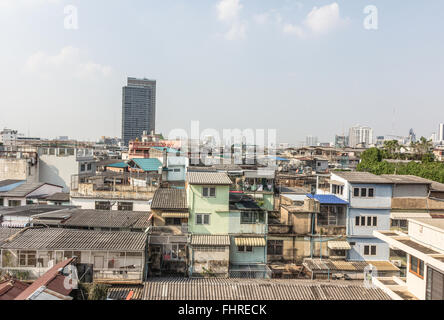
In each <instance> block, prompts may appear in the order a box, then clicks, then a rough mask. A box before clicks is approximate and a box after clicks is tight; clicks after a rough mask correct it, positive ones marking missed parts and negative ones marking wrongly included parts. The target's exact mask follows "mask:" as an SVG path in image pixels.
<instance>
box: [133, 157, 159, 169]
mask: <svg viewBox="0 0 444 320" xmlns="http://www.w3.org/2000/svg"><path fill="white" fill-rule="evenodd" d="M132 161H134V163H135V164H136V166H138V167H139V168H140V169H142V170H143V171H157V170H158V169H159V167H161V166H162V162H160V160H159V159H157V158H148V159H132Z"/></svg>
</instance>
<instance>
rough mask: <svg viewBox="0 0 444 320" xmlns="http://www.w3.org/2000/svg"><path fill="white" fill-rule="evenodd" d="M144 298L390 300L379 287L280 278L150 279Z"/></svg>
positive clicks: (146, 285)
mask: <svg viewBox="0 0 444 320" xmlns="http://www.w3.org/2000/svg"><path fill="white" fill-rule="evenodd" d="M143 299H144V300H186V301H188V300H390V297H389V296H388V295H387V294H385V293H384V292H383V291H382V290H381V289H379V288H366V287H364V285H363V284H362V283H353V284H351V283H347V282H343V281H335V282H318V281H310V280H290V279H285V280H280V279H185V278H181V279H162V278H160V279H153V280H150V281H148V282H145V288H144V297H143Z"/></svg>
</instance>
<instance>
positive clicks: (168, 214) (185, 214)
mask: <svg viewBox="0 0 444 320" xmlns="http://www.w3.org/2000/svg"><path fill="white" fill-rule="evenodd" d="M162 217H163V218H188V217H189V213H188V212H162Z"/></svg>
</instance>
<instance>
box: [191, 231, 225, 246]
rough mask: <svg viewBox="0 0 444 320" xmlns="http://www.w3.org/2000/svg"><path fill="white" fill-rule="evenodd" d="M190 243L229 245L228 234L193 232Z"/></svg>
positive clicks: (197, 244) (196, 244)
mask: <svg viewBox="0 0 444 320" xmlns="http://www.w3.org/2000/svg"><path fill="white" fill-rule="evenodd" d="M191 245H195V246H229V245H230V236H229V235H209V234H193V235H192V236H191Z"/></svg>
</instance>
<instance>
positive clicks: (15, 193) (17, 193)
mask: <svg viewBox="0 0 444 320" xmlns="http://www.w3.org/2000/svg"><path fill="white" fill-rule="evenodd" d="M45 184H49V183H45V182H26V183H23V184H20V185H19V186H17V187H16V188H14V189H12V190H10V191H6V192H4V193H2V194H1V195H2V196H3V197H26V196H27V195H28V194H30V193H31V192H33V191H35V190H37V189H38V188H40V187H41V186H44V185H45ZM58 187H60V188H62V186H58Z"/></svg>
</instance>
